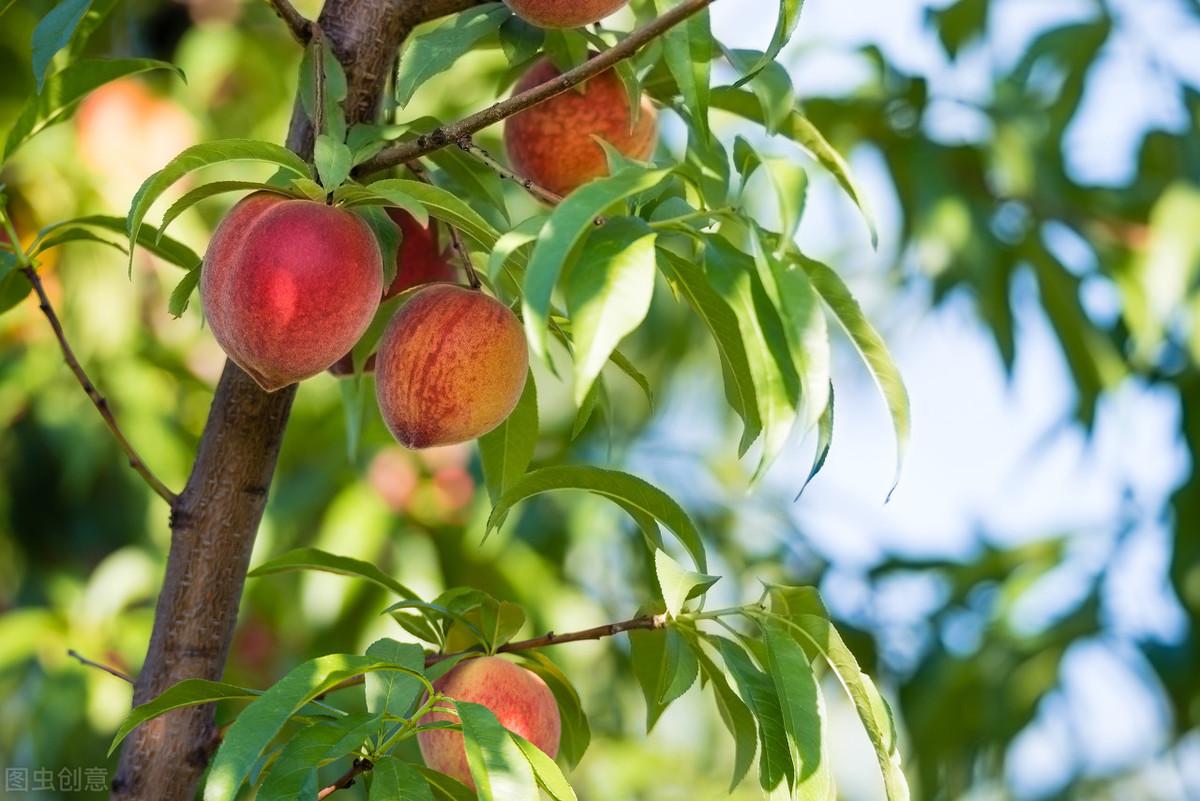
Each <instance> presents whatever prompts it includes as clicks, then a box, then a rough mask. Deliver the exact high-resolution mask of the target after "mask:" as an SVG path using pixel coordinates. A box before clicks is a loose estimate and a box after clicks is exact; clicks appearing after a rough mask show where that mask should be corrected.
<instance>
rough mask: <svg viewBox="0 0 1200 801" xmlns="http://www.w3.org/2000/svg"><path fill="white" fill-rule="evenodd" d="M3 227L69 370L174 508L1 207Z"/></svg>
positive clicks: (141, 470) (132, 460)
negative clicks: (71, 338) (70, 338)
mask: <svg viewBox="0 0 1200 801" xmlns="http://www.w3.org/2000/svg"><path fill="white" fill-rule="evenodd" d="M0 226H3V229H4V232H5V233H6V234H7V235H8V241H9V242H10V243H12V246H13V253H14V254H15V255H16V257H17V264H18V265H19V267H18V269H19V270H20V271H21V273H22V274H23V275H24V276H25V278H26V279H27V280H28V281H29V283H30V284H31V285H32V286H33V291H34V292H35V293H36V294H37V296H38V308H40V309H41V310H42V314H44V315H45V316H46V320H47V321H49V323H50V328H51V329H53V330H54V336H55V338H57V339H58V346H59V349H60V350H61V351H62V354H63V361H65V362H66V363H67V367H68V368H70V370H71V372H72V373H73V374H74V375H75V378H76V380H77V381H79V385H80V386H81V387H83V391H84V392H85V393H87V396H88V398H89V399H90V400H91V401H92V405H93V406H95V407H96V411H98V412H99V413H100V416H101V417H102V418H104V424H105V425H106V426H108V430H109V431H110V432H112V435H113V437H114V438H115V439H116V440H117V444H118V445H120V446H121V450H123V451H124V452H125V456H126V457H127V458H128V459H129V466H130V467H132V468H133V469H134V471H135V472H137V474H138V475H140V476H141V477H142V479H143V480H144V481H145V482H146V484H147V485H149V487H150V489H152V490H154V493H155V494H156V495H158V497H160V498H162V499H163V500H164V501H166V502H167V504H168V505H170V506H172V507H174V506H175V501H176V500H178V496H177V495H176V494H175V493H174V492H172V491H171V490H170V489H168V488H167V485H166V484H164V483H162V481H160V480H159V479H158V477H157V476H155V475H154V473H153V472H151V471H150V468H149V467H147V466H146V462H145V461H144V460H143V459H142V457H141V456H139V455H138V452H137V451H136V450H134V447H133V445H132V444H131V443H130V442H129V439H128V438H127V437H126V436H125V433H124V432H123V431H122V430H121V427H120V426H119V425H118V424H117V418H116V417H114V416H113V413H112V408H111V407H110V406H109V403H108V399H107V398H105V397H104V396H103V395H101V394H100V391H99V390H98V389H96V385H95V384H93V383H92V379H90V378H88V374H87V373H86V372H85V371H84V369H83V365H81V364H80V363H79V360H78V359H77V358H75V351H73V350H72V349H71V345H70V343H69V342H67V335H66V332H65V331H63V327H62V323H61V322H60V321H59V319H58V315H57V314H56V313H55V311H54V307H53V306H52V305H50V297H49V296H48V295H47V294H46V289H45V287H43V286H42V279H41V278H40V277H38V274H37V270H36V269H34V263H33V261H32V260H30V258H29V254H27V253H26V252H25V249H24V248H23V247H22V246H21V244H20V242H21V240H20V239H18V238H17V231H16V228H14V227H13V224H12V220H11V219H9V216H8V210H7V209H6V208H4V207H3V206H0Z"/></svg>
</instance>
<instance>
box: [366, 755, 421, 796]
mask: <svg viewBox="0 0 1200 801" xmlns="http://www.w3.org/2000/svg"><path fill="white" fill-rule="evenodd" d="M368 801H433V790H431V789H430V787H429V782H427V781H425V777H424V776H422V775H421V771H420V770H419V769H418V768H417V766H416V765H412V764H409V763H408V762H401V761H400V760H399V759H396V758H395V757H394V756H385V757H383V758H382V759H380V760H379V761H378V762H376V763H375V767H374V768H372V769H371V793H370V795H369V796H368Z"/></svg>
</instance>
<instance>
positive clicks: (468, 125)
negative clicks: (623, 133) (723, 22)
mask: <svg viewBox="0 0 1200 801" xmlns="http://www.w3.org/2000/svg"><path fill="white" fill-rule="evenodd" d="M714 2H715V0H684V2H683V3H680V4H679V5H677V6H675V8H672V9H671V10H670V11H668V12H666V13H665V14H663V15H662V16H660V17H657V18H656V19H653V20H651V21H650V22H648V23H647V24H646V25H644V26H642V27H641V28H638V29H637V30H636V31H634V32H633V33H631V34H629V36H627V37H625V38H624V39H622V40H621V41H620V42H619V43H617V44H616V45H614V46H613V47H611V48H609V49H608V50H605V51H604V52H603V53H600V54H599V55H597V56H596V57H594V58H592V59H589V60H588V61H585V62H584V63H582V64H580V65H579V66H578V67H575V68H574V69H571V70H567V71H566V72H564V73H563V74H561V75H559V76H557V77H554V78H551V79H550V80H548V81H546V82H545V83H541V84H538V85H537V86H535V87H533V88H532V89H529V90H528V91H525V92H520V93H518V94H515V95H513V96H512V97H510V98H508V99H507V100H501V101H500V102H499V103H496V104H494V105H491V106H488V107H487V108H485V109H483V110H482V111H478V112H476V113H474V114H471V115H469V116H467V117H463V118H462V119H461V120H459V121H458V122H454V123H450V124H449V125H443V126H440V127H438V128H435V129H434V130H433V131H431V132H430V133H428V134H424V135H422V136H418V137H417V138H416V139H410V140H408V141H405V142H398V143H396V144H394V145H391V146H389V147H386V148H384V149H383V150H381V151H380V152H379V153H377V154H376V155H375V156H374V157H372V158H371V159H369V160H368V161H366V162H364V163H363V164H361V165H359V167H358V169H357V170H355V173H356V174H358V175H369V174H370V173H374V172H380V171H381V170H386V169H388V168H389V167H395V166H396V165H398V164H403V163H404V162H406V161H411V160H412V159H415V158H418V157H420V156H424V155H426V154H428V153H432V152H433V151H435V150H440V149H441V148H443V147H446V146H447V145H450V144H456V143H458V142H461V141H463V140H465V139H467V138H469V137H471V136H473V135H474V134H475V133H476V132H478V131H481V130H483V129H484V128H486V127H488V126H489V125H493V124H495V123H497V122H500V121H501V120H503V119H506V118H508V117H511V116H512V115H514V114H516V113H518V112H520V111H524V110H525V109H527V108H529V107H531V106H535V105H537V104H538V103H541V102H543V101H545V100H549V99H550V98H552V97H554V96H555V95H558V94H561V93H563V92H565V91H567V90H568V89H571V88H572V87H575V86H578V85H579V84H581V83H583V82H584V81H586V80H587V79H588V78H591V77H592V76H594V75H598V74H600V73H601V72H604V71H605V70H606V69H608V68H609V67H611V66H613V65H614V64H616V63H617V62H619V61H623V60H624V59H627V58H629V57H630V56H632V55H634V54H635V53H636V52H637V51H638V50H639V49H641V48H642V47H643V46H644V45H646V44H648V43H649V42H651V41H653V40H654V39H655V38H657V37H659V36H661V35H662V34H664V33H666V32H667V31H668V30H670V29H671V28H673V27H674V26H676V25H678V24H679V23H681V22H683V21H684V20H686V19H687V18H688V17H690V16H692V15H693V14H696V13H698V12H700V11H703V10H704V9H705V8H707V7H708V6H710V5H712V4H713V3H714Z"/></svg>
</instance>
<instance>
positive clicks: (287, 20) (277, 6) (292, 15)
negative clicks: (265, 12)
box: [267, 0, 320, 63]
mask: <svg viewBox="0 0 1200 801" xmlns="http://www.w3.org/2000/svg"><path fill="white" fill-rule="evenodd" d="M267 5H269V6H270V7H271V9H272V10H273V11H274V12H275V13H276V14H277V15H279V18H280V19H281V20H283V22H284V24H286V25H287V27H288V30H289V31H291V34H292V38H293V39H295V40H296V41H297V42H299V43H300V44H302V45H306V44H308V43H309V41H310V40H311V39H312V36H313V24H312V21H311V20H309V19H307V18H305V17H304V16H303V15H302V14H301V13H300V12H299V11H297V10H296V7H295V6H293V5H292V4H291V3H290V2H289V1H288V0H267ZM318 63H320V62H318Z"/></svg>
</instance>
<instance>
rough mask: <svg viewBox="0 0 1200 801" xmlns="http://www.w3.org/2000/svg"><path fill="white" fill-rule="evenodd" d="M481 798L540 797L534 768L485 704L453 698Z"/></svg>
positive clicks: (523, 800) (513, 799) (518, 800)
mask: <svg viewBox="0 0 1200 801" xmlns="http://www.w3.org/2000/svg"><path fill="white" fill-rule="evenodd" d="M454 706H455V708H457V709H458V717H459V720H461V721H462V731H463V745H464V747H465V748H466V752H467V765H468V766H469V767H470V769H471V778H472V779H474V781H475V788H476V791H477V792H478V793H479V801H526V800H528V801H537V800H538V783H537V779H535V778H534V774H533V769H532V768H531V767H530V765H529V761H528V760H527V759H526V758H525V755H524V754H523V753H522V752H521V749H520V748H519V747H518V746H517V744H516V743H514V742H513V741H512V739H511V738H510V737H509V733H508V731H507V730H506V729H505V728H504V727H503V726H501V725H500V721H498V720H496V716H495V715H493V714H492V711H491V710H490V709H488V708H487V707H486V706H482V705H480V704H471V703H467V702H465V701H454Z"/></svg>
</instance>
